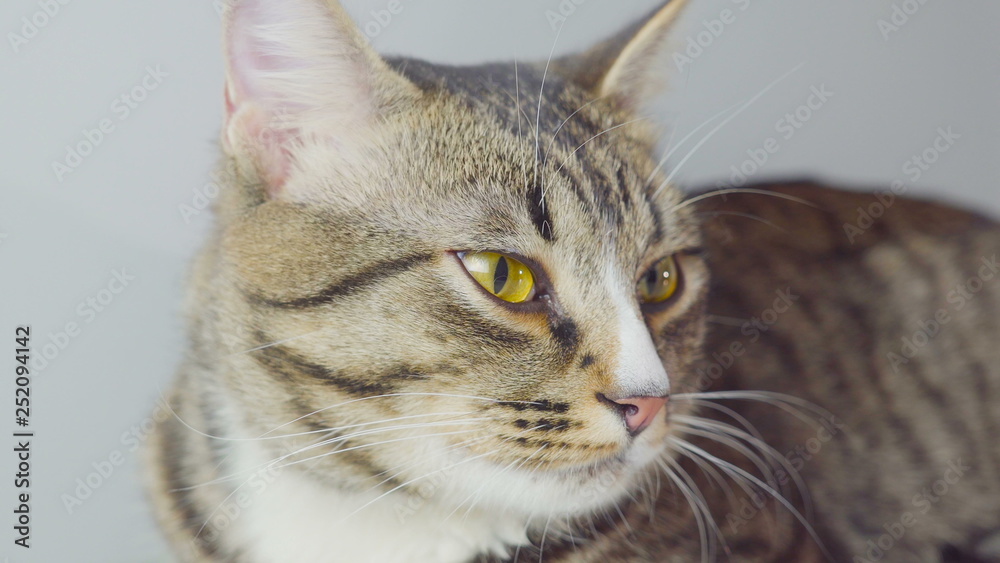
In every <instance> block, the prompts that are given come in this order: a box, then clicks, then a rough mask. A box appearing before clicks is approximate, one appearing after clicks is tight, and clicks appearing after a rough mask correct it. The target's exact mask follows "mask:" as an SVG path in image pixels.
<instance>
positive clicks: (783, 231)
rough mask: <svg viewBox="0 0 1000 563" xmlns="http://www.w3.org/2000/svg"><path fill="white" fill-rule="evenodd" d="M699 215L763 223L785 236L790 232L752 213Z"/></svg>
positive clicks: (732, 212)
mask: <svg viewBox="0 0 1000 563" xmlns="http://www.w3.org/2000/svg"><path fill="white" fill-rule="evenodd" d="M699 215H711V216H712V217H713V218H714V217H720V216H723V215H727V216H733V217H743V218H745V219H751V220H754V221H757V222H759V223H763V224H765V225H767V226H768V227H773V228H774V229H776V230H778V231H781V232H782V233H784V234H786V235H787V234H789V233H790V232H791V231H789V230H788V229H786V228H784V227H782V226H780V225H778V224H776V223H774V222H773V221H768V220H767V219H764V218H763V217H758V216H756V215H754V214H752V213H743V212H742V211H702V212H700V213H699Z"/></svg>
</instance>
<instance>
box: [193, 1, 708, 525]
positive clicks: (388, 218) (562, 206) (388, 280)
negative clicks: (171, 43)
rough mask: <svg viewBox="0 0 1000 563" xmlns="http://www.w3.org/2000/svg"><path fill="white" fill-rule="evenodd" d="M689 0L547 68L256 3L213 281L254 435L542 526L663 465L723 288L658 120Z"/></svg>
mask: <svg viewBox="0 0 1000 563" xmlns="http://www.w3.org/2000/svg"><path fill="white" fill-rule="evenodd" d="M680 4H681V1H680V0H673V2H671V3H670V4H668V5H666V6H665V7H663V8H661V9H660V10H658V11H656V12H655V13H653V14H652V15H651V16H650V17H648V18H646V19H644V20H643V21H642V22H640V23H639V24H637V25H636V26H633V27H632V28H630V29H629V30H628V31H626V32H625V33H622V34H620V35H618V36H617V37H615V38H612V39H610V40H608V41H605V42H603V43H601V44H600V45H598V46H597V47H595V48H594V49H592V50H590V51H588V52H586V53H584V54H582V55H578V56H571V57H565V58H561V59H557V60H553V61H552V63H551V64H550V65H548V66H547V65H545V64H544V63H542V64H525V63H520V64H517V65H515V64H514V63H513V62H511V63H504V64H489V65H483V66H474V67H448V66H439V65H433V64H429V63H426V62H422V61H417V60H409V59H384V58H382V57H380V56H379V55H378V54H376V53H375V52H374V51H373V50H372V49H371V48H370V47H369V46H368V45H367V44H366V43H365V41H364V40H363V37H362V35H361V34H360V33H359V32H358V30H357V29H356V28H355V27H354V25H353V24H352V23H351V22H350V20H349V19H348V17H347V16H346V15H345V13H344V12H343V11H342V9H341V8H340V7H339V6H336V5H334V4H332V3H331V4H327V3H325V2H322V1H320V0H240V1H238V2H236V3H235V7H234V8H232V9H230V11H229V13H228V16H227V31H226V53H227V65H228V75H227V84H226V109H227V112H226V114H227V118H226V123H225V127H224V131H223V146H224V149H225V153H226V155H227V158H228V159H229V161H230V163H231V165H232V167H233V169H234V170H235V175H234V180H233V181H232V182H231V184H232V185H230V186H228V189H227V190H226V192H227V193H226V194H225V195H224V197H223V201H222V202H221V204H220V206H219V213H220V231H219V232H220V237H219V238H218V240H217V243H216V244H215V245H214V246H213V247H212V249H211V252H212V254H211V255H212V256H213V258H212V259H211V262H212V264H211V270H212V273H211V274H209V275H206V276H205V280H206V284H205V285H204V287H206V288H210V289H206V291H208V292H209V293H210V294H211V305H212V307H213V311H214V313H213V314H214V318H215V319H217V320H216V321H214V324H213V325H212V326H213V330H216V331H220V332H228V333H232V334H238V335H240V337H239V345H238V346H236V347H234V348H232V349H230V350H227V352H238V351H240V349H242V350H250V351H249V352H245V353H235V354H230V355H227V356H226V357H225V359H224V361H225V363H226V369H225V370H221V371H224V373H225V378H226V380H225V381H226V383H227V385H228V386H229V387H230V388H231V389H232V390H233V391H234V393H237V394H238V395H239V396H240V397H241V401H242V405H243V407H244V408H243V413H244V417H245V423H246V424H248V425H250V426H251V427H252V428H253V429H254V431H252V432H251V434H254V433H255V432H256V433H257V434H259V433H262V432H266V431H270V432H271V434H270V436H278V435H286V436H287V435H291V434H296V436H294V437H289V438H287V439H286V442H287V443H285V447H286V448H288V447H291V448H293V449H294V448H305V449H304V450H303V451H301V452H300V453H298V454H296V455H294V456H292V457H289V458H287V459H286V460H285V463H289V462H292V461H296V462H298V461H300V460H304V459H306V458H313V459H310V460H309V461H307V462H303V463H297V464H296V465H294V470H302V471H309V472H310V473H311V474H312V475H313V476H315V477H317V478H320V479H324V480H326V481H327V482H329V483H332V484H336V485H337V486H341V487H344V488H349V489H352V490H355V491H359V492H360V491H370V494H372V495H373V496H375V495H377V494H379V493H381V492H384V491H387V490H389V489H392V488H398V489H399V490H400V492H409V491H412V490H413V489H416V488H417V487H420V486H421V485H422V484H423V482H422V481H421V479H426V478H428V477H429V476H431V475H437V476H438V477H437V478H435V479H439V478H440V477H441V476H447V486H446V487H443V488H442V487H438V489H439V490H438V491H437V492H436V494H437V495H438V496H437V497H436V499H437V500H440V501H441V502H443V503H445V504H447V503H453V504H458V503H460V502H462V501H464V500H468V499H469V498H470V496H472V495H475V496H476V501H477V502H481V503H484V504H486V505H487V506H494V507H497V506H500V507H503V508H505V509H508V510H511V511H514V512H517V513H524V514H531V513H548V512H549V511H556V512H564V513H566V512H578V511H584V510H588V509H591V508H594V507H597V506H601V505H604V504H606V503H608V502H610V501H612V500H614V499H616V498H618V497H619V496H620V495H622V494H623V493H624V492H625V491H626V490H627V489H628V488H629V487H631V486H632V485H633V484H634V481H635V480H636V478H637V476H639V475H641V474H642V473H643V472H644V471H646V470H647V469H648V468H649V466H650V465H651V463H652V461H653V460H654V458H656V457H657V456H659V455H663V450H664V443H665V436H666V435H667V434H668V433H669V432H670V424H669V416H668V414H667V413H669V411H671V410H672V409H674V410H675V409H676V408H677V407H676V406H674V405H672V404H670V403H668V404H667V407H666V408H663V409H661V408H660V407H661V405H662V404H663V401H664V400H665V399H667V398H668V397H669V394H670V393H671V392H677V390H678V389H683V388H684V386H685V385H689V383H688V382H689V381H690V380H691V379H693V378H691V377H690V372H691V365H692V363H693V361H694V360H695V359H696V358H697V355H698V350H699V345H700V340H701V335H702V332H703V301H704V289H705V286H706V278H707V274H706V268H705V265H704V263H703V261H702V259H701V257H700V255H699V244H700V241H699V234H698V229H697V225H696V223H695V221H694V218H693V216H692V215H690V214H689V213H690V212H689V210H688V209H686V208H685V209H676V207H677V204H678V203H679V202H680V201H681V197H680V195H679V193H678V192H677V191H675V190H674V189H673V188H672V187H669V186H664V185H663V180H664V176H663V174H662V173H661V172H660V170H659V167H658V166H657V159H656V155H654V148H655V137H654V136H653V135H652V134H651V127H650V126H649V124H648V123H647V122H646V120H645V119H644V118H643V116H642V114H641V113H639V112H640V109H641V108H642V106H643V104H644V103H645V102H646V101H647V98H649V97H650V95H651V93H652V92H654V91H655V87H654V85H655V83H656V82H657V81H658V80H659V79H660V78H661V77H660V76H659V74H660V69H662V68H664V67H665V65H664V64H657V63H662V61H663V60H664V59H663V55H664V51H665V50H666V45H665V44H666V42H667V41H666V39H667V35H668V34H667V31H668V29H669V28H670V26H671V25H672V23H673V22H674V20H675V18H676V15H677V12H678V11H679V8H680ZM543 84H544V85H543ZM329 429H333V432H332V433H327V430H329ZM348 436H350V437H349V439H346V440H345V439H344V438H345V437H348ZM322 439H331V441H329V442H323V443H322V444H320V445H315V444H316V443H317V442H319V441H320V440H322ZM279 442H280V441H279ZM276 451H277V448H276ZM275 455H277V454H275ZM283 464H284V463H283Z"/></svg>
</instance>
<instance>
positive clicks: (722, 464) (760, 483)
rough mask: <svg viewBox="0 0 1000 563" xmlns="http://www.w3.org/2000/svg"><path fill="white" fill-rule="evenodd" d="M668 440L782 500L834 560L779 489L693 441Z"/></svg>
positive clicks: (817, 535) (831, 558)
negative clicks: (692, 442) (694, 443)
mask: <svg viewBox="0 0 1000 563" xmlns="http://www.w3.org/2000/svg"><path fill="white" fill-rule="evenodd" d="M667 440H669V441H671V442H673V443H675V444H677V445H678V446H679V447H681V448H684V449H686V450H689V451H691V452H693V453H695V454H697V455H699V456H701V457H703V458H704V459H705V460H706V461H711V462H712V463H714V464H716V465H717V466H718V467H719V468H721V469H722V470H724V471H726V472H729V471H733V472H735V473H738V474H740V475H742V476H743V477H744V478H746V479H748V480H749V481H750V482H752V483H754V484H755V485H757V486H758V487H760V488H761V489H763V490H764V491H766V492H767V493H768V494H769V495H771V496H772V497H773V498H774V499H775V500H776V501H778V502H780V503H781V504H782V505H783V506H784V507H785V508H787V509H788V511H789V512H790V513H791V514H792V515H793V516H794V517H795V519H796V520H798V521H799V523H800V524H802V527H803V528H805V530H806V533H808V534H809V537H811V538H812V539H813V541H815V542H816V546H817V547H818V548H819V550H820V552H822V553H823V556H824V557H826V559H827V560H828V561H834V558H833V556H832V555H831V554H830V552H829V551H828V550H827V548H826V545H825V544H824V543H823V540H822V539H820V537H819V534H817V533H816V530H815V529H813V527H812V525H811V524H809V521H808V520H806V519H805V517H804V516H802V513H801V512H799V511H798V510H797V509H796V508H795V507H794V506H793V505H792V503H790V502H788V499H786V498H785V497H783V496H781V494H779V493H778V492H777V491H775V490H774V489H772V488H771V487H769V486H768V485H767V484H766V483H764V482H763V481H761V480H760V479H757V478H756V477H754V476H753V475H751V474H750V473H748V472H746V471H744V470H743V469H741V468H739V467H737V466H736V465H733V464H732V463H729V462H728V461H725V460H723V459H720V458H718V457H716V456H714V455H712V454H710V453H708V452H706V451H705V450H703V449H701V448H699V447H698V446H695V445H693V444H691V443H689V442H687V441H685V440H681V439H679V438H676V437H674V436H671V437H668V438H667Z"/></svg>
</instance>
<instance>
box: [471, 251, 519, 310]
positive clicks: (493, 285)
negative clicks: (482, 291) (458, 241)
mask: <svg viewBox="0 0 1000 563" xmlns="http://www.w3.org/2000/svg"><path fill="white" fill-rule="evenodd" d="M459 257H460V258H461V259H462V263H463V264H465V269H466V270H469V273H470V274H472V277H474V278H476V281H477V282H479V285H481V286H483V287H484V288H486V291H489V292H490V293H492V294H493V295H496V296H497V297H499V298H500V299H503V300H504V301H509V302H511V303H523V302H525V301H530V300H531V299H532V298H533V297H534V296H535V276H534V275H532V273H531V269H530V268H528V267H527V266H525V265H524V264H522V263H521V262H519V261H517V260H515V259H513V258H511V257H509V256H504V255H503V254H497V253H496V252H469V253H467V254H459Z"/></svg>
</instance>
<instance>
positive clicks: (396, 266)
mask: <svg viewBox="0 0 1000 563" xmlns="http://www.w3.org/2000/svg"><path fill="white" fill-rule="evenodd" d="M433 258H434V256H433V255H432V254H411V255H408V256H403V257H401V258H396V259H393V260H383V261H381V262H376V263H374V264H371V265H369V266H368V267H366V268H365V269H364V270H362V271H360V272H355V273H353V274H351V275H349V276H346V277H344V278H342V279H340V280H338V281H337V282H336V283H334V284H333V285H331V286H329V287H327V288H326V289H324V290H322V291H321V292H319V293H317V294H315V295H310V296H308V297H298V298H294V299H287V300H282V299H271V298H268V297H263V296H260V295H253V294H251V295H248V298H249V299H250V300H251V301H252V302H253V303H256V304H260V305H266V306H268V307H274V308H279V309H307V308H310V307H318V306H320V305H328V304H330V303H333V302H334V301H336V300H338V299H340V298H341V297H346V296H348V295H352V294H354V293H357V292H358V291H361V290H363V289H366V288H368V287H371V286H373V285H375V284H377V283H379V282H381V281H383V280H385V279H387V278H390V277H393V276H397V275H399V274H402V273H404V272H406V271H409V270H411V269H413V268H415V267H417V266H419V265H421V264H423V263H425V262H429V261H430V260H432V259H433Z"/></svg>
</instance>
